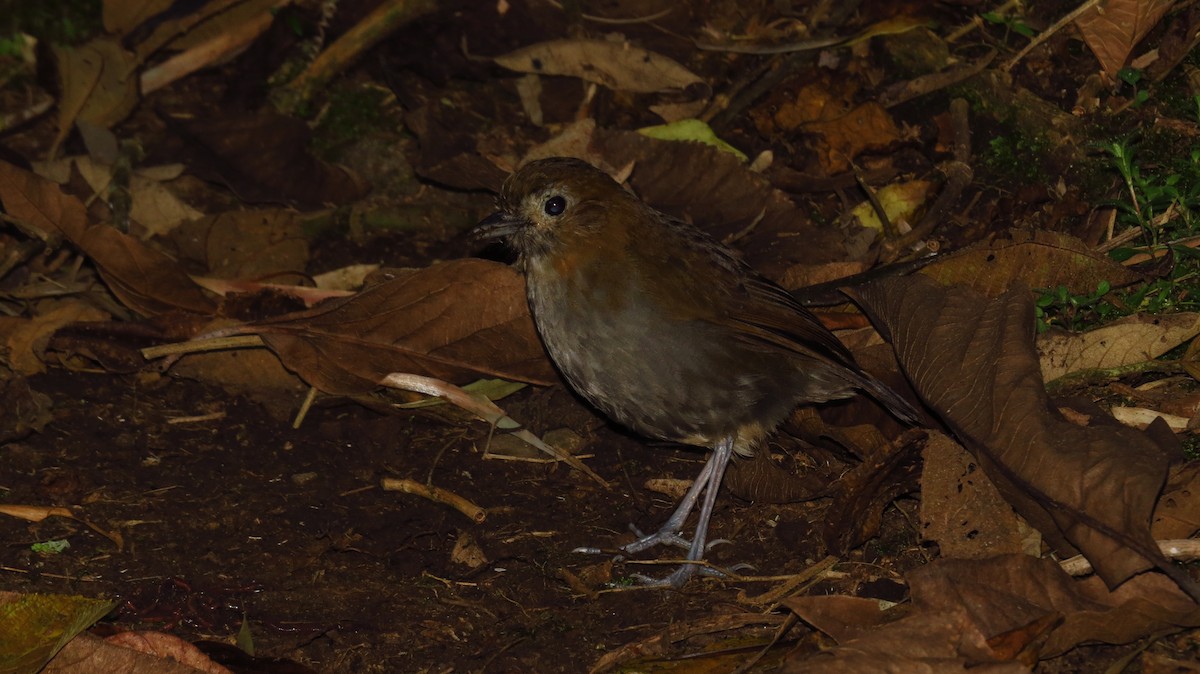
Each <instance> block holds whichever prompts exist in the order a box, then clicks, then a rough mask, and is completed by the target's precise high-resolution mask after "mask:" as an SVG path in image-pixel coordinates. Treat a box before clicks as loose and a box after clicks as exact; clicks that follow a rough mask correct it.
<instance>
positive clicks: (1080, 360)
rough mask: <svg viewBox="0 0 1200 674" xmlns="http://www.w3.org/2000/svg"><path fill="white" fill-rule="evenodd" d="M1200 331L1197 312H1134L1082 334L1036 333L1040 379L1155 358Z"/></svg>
mask: <svg viewBox="0 0 1200 674" xmlns="http://www.w3.org/2000/svg"><path fill="white" fill-rule="evenodd" d="M1197 334H1200V314H1197V313H1179V314H1166V315H1161V316H1147V315H1141V314H1137V315H1134V316H1126V317H1124V318H1120V319H1117V320H1115V321H1113V322H1111V323H1109V324H1107V325H1105V326H1103V327H1099V328H1096V329H1094V330H1088V331H1087V332H1084V333H1071V332H1064V331H1052V332H1047V333H1045V334H1042V335H1039V336H1038V339H1037V350H1038V354H1039V355H1040V357H1041V370H1042V378H1043V380H1044V381H1053V380H1055V379H1058V378H1059V377H1064V376H1066V375H1068V374H1071V373H1072V372H1078V371H1079V370H1089V369H1103V368H1113V367H1121V366H1122V365H1131V364H1133V363H1142V362H1145V361H1148V360H1154V359H1155V358H1158V357H1159V356H1161V355H1163V354H1164V353H1166V352H1168V351H1170V350H1171V349H1174V348H1175V347H1177V346H1179V345H1180V344H1183V343H1184V342H1186V341H1189V340H1191V339H1192V338H1194V337H1196V335H1197Z"/></svg>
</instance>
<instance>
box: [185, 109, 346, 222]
mask: <svg viewBox="0 0 1200 674" xmlns="http://www.w3.org/2000/svg"><path fill="white" fill-rule="evenodd" d="M165 119H166V121H167V125H168V127H169V128H170V129H172V130H173V131H174V132H175V133H176V135H177V136H178V137H179V138H180V139H181V140H183V141H184V142H185V143H186V147H187V151H188V153H190V154H191V156H190V157H189V160H188V161H187V164H188V167H189V169H190V170H192V171H193V172H195V173H197V174H198V175H200V176H202V177H204V178H206V179H209V180H213V181H216V182H221V183H223V184H225V185H226V186H228V187H229V189H231V190H233V192H234V193H236V194H237V195H238V196H239V197H240V198H242V199H244V200H246V201H250V202H255V203H283V204H287V205H290V206H295V207H297V208H299V209H301V210H314V209H317V208H322V207H324V206H327V205H330V204H338V205H340V204H346V203H350V202H352V201H354V200H355V199H358V198H359V197H361V196H363V195H364V194H366V192H367V184H366V182H365V181H363V179H362V178H360V177H359V176H357V175H355V174H354V173H353V172H352V171H350V170H349V169H346V168H344V167H342V166H338V165H335V164H329V163H327V162H323V161H320V160H319V159H317V158H316V157H314V156H313V155H312V154H310V153H309V152H308V150H307V147H308V138H309V135H310V131H309V128H308V126H307V125H306V124H305V123H304V121H303V120H300V119H297V118H295V117H288V116H287V115H281V114H277V113H270V112H261V113H246V114H232V113H231V114H229V115H227V116H224V117H219V118H216V119H182V118H172V117H167V118H165Z"/></svg>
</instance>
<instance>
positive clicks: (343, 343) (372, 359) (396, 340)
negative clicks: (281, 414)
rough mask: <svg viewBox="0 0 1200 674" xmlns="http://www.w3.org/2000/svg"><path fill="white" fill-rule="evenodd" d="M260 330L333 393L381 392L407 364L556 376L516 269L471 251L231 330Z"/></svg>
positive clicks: (471, 372) (417, 368) (426, 369)
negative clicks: (389, 378) (389, 377)
mask: <svg viewBox="0 0 1200 674" xmlns="http://www.w3.org/2000/svg"><path fill="white" fill-rule="evenodd" d="M229 332H236V333H239V334H255V335H258V336H259V337H261V338H262V340H263V341H264V342H265V343H266V344H267V346H268V347H269V348H270V349H271V350H272V351H274V352H275V354H276V355H278V356H279V359H280V360H281V361H283V363H284V365H286V366H287V367H288V368H289V369H291V370H292V371H294V372H296V373H297V374H298V375H300V377H301V378H303V379H304V380H305V381H306V382H308V383H309V384H311V385H313V386H316V387H317V388H319V389H321V390H322V391H325V392H326V393H333V394H343V395H353V394H360V393H366V392H369V391H373V390H375V389H376V388H378V387H379V385H380V384H379V382H380V381H381V380H382V379H383V378H384V377H385V376H386V375H388V374H390V373H393V372H403V373H409V374H416V375H422V376H427V377H433V378H435V379H442V380H445V381H450V382H460V383H461V382H464V381H472V380H475V379H478V378H479V377H500V378H503V379H512V380H516V381H523V382H529V383H537V384H549V383H553V382H555V381H557V377H556V375H555V374H554V370H553V368H552V366H551V365H550V361H549V359H548V358H546V354H545V351H544V350H543V349H542V345H541V342H540V341H539V340H538V336H537V332H536V330H535V329H534V326H533V319H532V318H531V317H530V315H529V308H528V306H527V304H526V301H525V287H524V280H523V279H522V278H521V275H520V274H519V273H517V271H516V270H514V269H512V268H511V267H508V266H506V265H502V264H498V263H495V262H488V261H485V260H475V259H465V260H455V261H452V262H445V263H442V264H437V265H434V266H432V267H429V268H427V269H422V270H419V271H416V272H411V273H406V274H402V275H398V276H395V277H394V278H391V279H389V280H386V281H383V282H381V283H377V284H375V285H373V286H370V287H369V288H367V289H365V290H363V291H362V292H360V293H358V294H357V295H353V296H351V297H346V298H343V299H334V300H329V301H327V302H325V303H324V304H321V305H319V306H317V307H315V308H313V309H310V310H308V311H301V312H297V313H293V314H287V315H285V316H279V317H276V318H272V319H268V320H265V321H260V322H257V323H251V324H247V325H245V326H242V327H240V328H237V329H234V330H230V331H229Z"/></svg>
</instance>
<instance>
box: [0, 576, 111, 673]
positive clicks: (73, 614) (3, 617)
mask: <svg viewBox="0 0 1200 674" xmlns="http://www.w3.org/2000/svg"><path fill="white" fill-rule="evenodd" d="M113 606H115V603H114V602H111V601H105V600H101V599H89V598H87V597H77V596H69V595H58V594H17V593H15V592H4V593H2V594H0V624H3V625H4V639H3V640H0V670H3V671H5V672H38V671H42V667H43V666H44V665H45V664H46V662H48V661H49V660H50V659H51V658H52V657H54V655H55V654H56V653H58V652H59V650H61V649H62V648H63V646H65V645H66V644H67V642H69V641H71V640H72V639H73V638H74V637H75V635H77V634H79V633H80V632H82V631H84V630H86V629H87V628H88V627H90V626H91V625H92V623H94V622H96V621H97V620H99V619H100V618H103V617H104V615H105V614H106V613H108V612H109V611H111V610H112V608H113Z"/></svg>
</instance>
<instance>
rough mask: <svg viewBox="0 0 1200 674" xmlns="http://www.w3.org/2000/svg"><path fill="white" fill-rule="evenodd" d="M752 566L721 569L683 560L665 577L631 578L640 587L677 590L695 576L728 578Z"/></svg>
mask: <svg viewBox="0 0 1200 674" xmlns="http://www.w3.org/2000/svg"><path fill="white" fill-rule="evenodd" d="M714 542H715V541H714ZM753 568H754V567H752V566H750V565H749V564H738V565H737V566H733V567H730V568H729V569H728V570H723V569H718V568H716V567H715V566H709V565H708V564H706V563H704V562H684V563H683V564H680V565H679V568H678V569H675V571H674V572H672V573H671V575H669V576H667V577H665V578H655V577H654V576H647V575H645V574H642V573H635V574H633V575H632V578H633V579H634V580H636V581H637V582H638V585H639V586H640V587H669V588H671V589H674V590H678V589H679V588H681V587H683V586H684V585H686V584H687V582H688V581H689V580H691V579H692V578H694V577H696V576H709V577H711V578H728V577H730V575H731V574H736V573H738V572H739V571H743V570H746V569H753Z"/></svg>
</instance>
